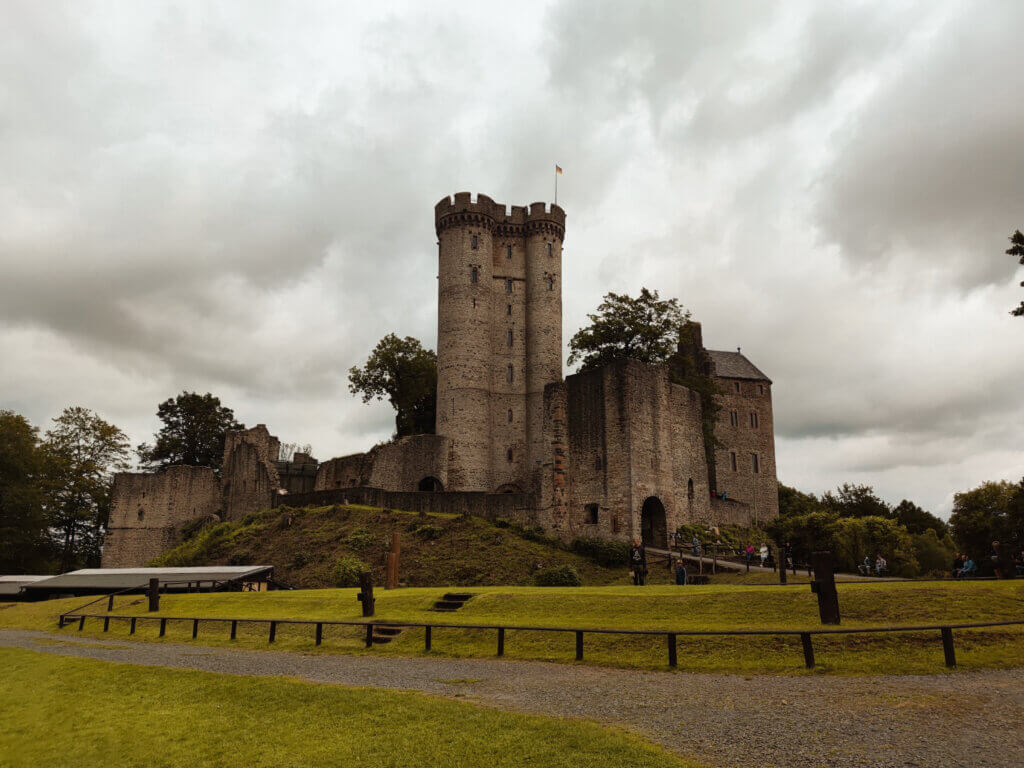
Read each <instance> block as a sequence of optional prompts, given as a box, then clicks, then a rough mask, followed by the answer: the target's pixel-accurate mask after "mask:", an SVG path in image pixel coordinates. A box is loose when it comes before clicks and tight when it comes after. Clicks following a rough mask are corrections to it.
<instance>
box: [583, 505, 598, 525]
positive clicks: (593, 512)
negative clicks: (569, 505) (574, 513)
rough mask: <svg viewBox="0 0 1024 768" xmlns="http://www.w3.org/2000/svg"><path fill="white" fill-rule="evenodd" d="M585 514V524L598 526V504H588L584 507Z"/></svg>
mask: <svg viewBox="0 0 1024 768" xmlns="http://www.w3.org/2000/svg"><path fill="white" fill-rule="evenodd" d="M583 510H584V512H585V517H584V522H585V523H586V524H587V525H597V515H598V506H597V504H587V505H586V506H584V507H583Z"/></svg>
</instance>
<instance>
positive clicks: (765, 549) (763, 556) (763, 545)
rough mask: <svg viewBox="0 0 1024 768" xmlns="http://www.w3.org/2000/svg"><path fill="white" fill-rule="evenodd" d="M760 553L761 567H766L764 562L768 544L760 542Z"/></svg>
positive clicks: (766, 556)
mask: <svg viewBox="0 0 1024 768" xmlns="http://www.w3.org/2000/svg"><path fill="white" fill-rule="evenodd" d="M760 554H761V567H762V568H764V567H766V566H765V563H767V562H768V545H767V544H762V545H761V553H760Z"/></svg>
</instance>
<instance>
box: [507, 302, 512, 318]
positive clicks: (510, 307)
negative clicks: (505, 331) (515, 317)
mask: <svg viewBox="0 0 1024 768" xmlns="http://www.w3.org/2000/svg"><path fill="white" fill-rule="evenodd" d="M505 314H506V315H508V316H509V317H511V316H512V305H511V304H509V305H508V309H506V310H505Z"/></svg>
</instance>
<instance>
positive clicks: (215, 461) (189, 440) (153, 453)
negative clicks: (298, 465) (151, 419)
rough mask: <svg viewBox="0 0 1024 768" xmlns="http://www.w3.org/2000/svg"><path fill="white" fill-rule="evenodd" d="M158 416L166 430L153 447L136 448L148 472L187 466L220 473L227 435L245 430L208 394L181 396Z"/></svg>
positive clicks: (162, 406) (166, 404)
mask: <svg viewBox="0 0 1024 768" xmlns="http://www.w3.org/2000/svg"><path fill="white" fill-rule="evenodd" d="M156 415H157V416H158V417H159V418H160V421H162V422H163V426H162V427H161V428H160V431H159V432H157V433H156V434H155V435H154V438H155V442H154V444H153V445H152V446H150V445H148V444H146V443H143V444H142V445H140V446H139V447H138V448H136V452H137V453H138V454H139V462H140V463H141V464H142V465H143V466H144V467H146V468H147V469H159V468H161V467H169V466H174V465H178V464H186V465H189V466H193V467H212V468H213V469H214V471H219V470H220V465H221V461H222V459H223V458H224V435H225V433H227V432H228V430H233V429H245V425H244V424H239V423H238V422H237V421H235V412H234V411H232V410H231V409H230V408H228V407H226V406H223V405H221V403H220V399H219V398H217V397H214V396H213V395H211V394H210V393H209V392H207V393H206V394H205V395H200V394H197V393H195V392H182V393H181V394H180V395H178V396H177V397H174V398H170V399H168V400H165V401H164V402H162V403H160V405H159V406H158V407H157V412H156Z"/></svg>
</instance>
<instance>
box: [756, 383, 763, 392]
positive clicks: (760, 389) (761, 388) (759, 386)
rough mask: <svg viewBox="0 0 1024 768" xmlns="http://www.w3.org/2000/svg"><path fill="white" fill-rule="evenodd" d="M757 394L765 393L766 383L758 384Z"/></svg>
mask: <svg viewBox="0 0 1024 768" xmlns="http://www.w3.org/2000/svg"><path fill="white" fill-rule="evenodd" d="M757 394H759V395H763V394H764V384H758V385H757Z"/></svg>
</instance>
